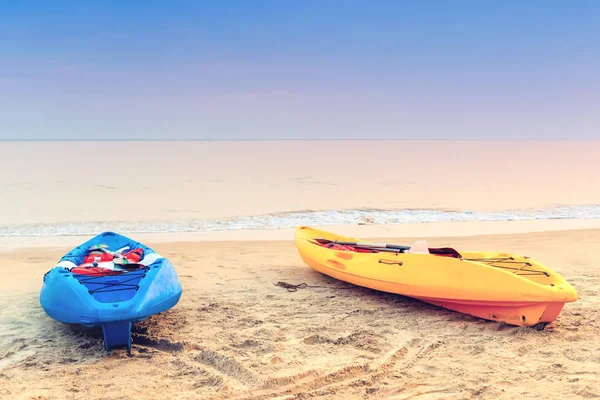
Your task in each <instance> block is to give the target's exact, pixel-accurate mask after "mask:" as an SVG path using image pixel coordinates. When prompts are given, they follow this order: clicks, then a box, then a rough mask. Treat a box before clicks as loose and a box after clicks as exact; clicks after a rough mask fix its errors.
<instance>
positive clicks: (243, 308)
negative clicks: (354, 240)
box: [0, 230, 600, 400]
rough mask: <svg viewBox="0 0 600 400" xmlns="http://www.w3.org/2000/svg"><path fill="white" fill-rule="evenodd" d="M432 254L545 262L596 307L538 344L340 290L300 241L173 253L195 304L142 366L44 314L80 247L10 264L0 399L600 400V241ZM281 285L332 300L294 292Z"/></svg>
mask: <svg viewBox="0 0 600 400" xmlns="http://www.w3.org/2000/svg"><path fill="white" fill-rule="evenodd" d="M389 240H390V241H392V239H389ZM411 240H413V238H406V239H394V240H393V241H394V242H410V241H411ZM429 242H430V244H432V245H440V246H442V245H452V246H454V247H456V248H458V249H459V250H460V249H473V250H486V249H494V250H505V251H510V252H515V253H520V254H525V255H529V256H532V257H534V258H536V259H539V260H540V261H542V262H544V263H546V264H547V265H549V266H551V267H552V268H554V269H555V270H556V271H557V272H559V273H560V274H561V275H562V276H564V277H565V278H566V279H567V280H568V281H569V282H570V283H571V284H572V285H573V286H574V287H575V288H576V289H577V291H578V293H579V296H580V300H579V301H578V302H576V303H570V304H567V305H566V306H565V309H564V310H563V312H562V313H561V315H560V316H559V317H558V319H557V320H556V321H555V323H554V324H552V325H550V326H548V327H547V328H546V330H544V331H541V332H538V331H535V330H532V329H530V328H518V327H512V326H507V325H504V324H499V323H495V322H489V321H484V320H480V319H476V318H473V317H470V316H466V315H462V314H458V313H455V312H451V311H447V310H444V309H440V308H437V307H434V306H431V305H428V304H425V303H422V302H419V301H416V300H412V299H409V298H406V297H402V296H398V295H393V294H386V293H381V292H376V291H373V290H368V289H364V288H359V287H355V286H352V285H349V284H346V283H343V282H339V281H335V280H333V279H331V278H329V277H326V276H324V275H321V274H319V273H317V272H315V271H313V270H311V269H310V268H308V267H307V266H305V265H304V264H303V263H302V261H301V260H300V258H299V256H298V255H297V252H296V249H295V247H294V244H293V242H292V241H291V240H289V241H273V242H267V241H262V242H205V243H185V242H180V243H162V244H156V245H153V247H154V248H155V249H156V250H157V251H158V252H160V253H161V254H163V255H164V256H166V257H168V258H169V259H171V260H172V262H173V264H174V265H175V266H176V268H177V271H178V273H179V275H180V278H181V280H182V283H183V287H184V291H183V297H182V299H181V301H180V303H179V304H178V305H177V306H175V307H174V308H173V309H172V310H170V311H168V312H165V313H163V314H160V315H156V316H153V317H152V318H151V319H149V320H148V321H146V322H143V323H140V324H137V325H136V326H135V327H134V332H135V333H134V347H133V352H132V356H131V357H129V356H127V354H126V352H125V351H124V350H113V351H110V352H105V351H104V350H103V347H102V339H101V336H100V335H99V333H98V332H96V331H91V330H87V329H83V328H77V327H72V326H68V325H64V324H61V323H59V322H56V321H53V320H52V319H50V318H49V317H48V316H47V315H46V314H45V313H44V312H43V310H42V309H41V307H40V305H39V301H38V294H39V289H40V286H41V282H42V275H43V273H44V272H46V271H47V270H48V269H49V268H50V267H51V266H52V265H53V264H54V263H55V262H56V261H57V260H58V259H59V258H60V257H61V255H62V254H64V253H65V252H66V251H67V250H68V248H60V249H57V248H53V249H41V248H35V249H18V250H11V251H4V252H0V271H1V276H3V277H4V279H2V280H0V293H1V294H0V398H6V399H13V398H15V399H29V398H35V399H62V398H85V399H105V398H108V399H126V398H145V399H150V398H184V399H199V398H201V399H274V398H277V399H294V398H298V399H300V398H309V397H318V396H322V397H323V398H332V399H333V398H335V399H362V398H385V399H409V398H410V399H421V400H423V399H438V398H444V399H445V398H449V399H471V398H473V399H475V398H477V399H479V398H494V399H495V398H501V399H527V398H536V399H537V398H553V399H558V398H596V397H600V388H599V385H598V381H599V380H600V336H599V328H600V315H599V312H598V309H599V306H600V300H599V298H598V295H599V294H600V230H578V231H559V232H538V233H529V234H525V233H521V234H510V235H493V236H476V237H453V238H432V239H429ZM278 281H286V282H289V283H301V282H306V283H307V284H309V285H314V286H317V287H308V288H305V289H300V290H298V291H297V292H294V293H290V292H288V291H286V290H285V289H283V288H281V287H277V286H274V285H273V282H278Z"/></svg>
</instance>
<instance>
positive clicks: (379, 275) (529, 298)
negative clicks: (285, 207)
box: [295, 226, 577, 330]
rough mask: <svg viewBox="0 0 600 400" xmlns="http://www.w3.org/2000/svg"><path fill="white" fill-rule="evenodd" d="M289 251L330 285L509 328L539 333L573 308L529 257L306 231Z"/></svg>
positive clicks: (562, 285) (562, 284)
mask: <svg viewBox="0 0 600 400" xmlns="http://www.w3.org/2000/svg"><path fill="white" fill-rule="evenodd" d="M295 243H296V247H297V248H298V251H299V253H300V257H301V258H302V260H304V262H305V263H306V264H308V265H309V266H310V267H311V268H313V269H315V270H317V271H319V272H321V273H323V274H326V275H329V276H331V277H333V278H336V279H339V280H342V281H345V282H349V283H352V284H354V285H358V286H363V287H367V288H370V289H375V290H380V291H384V292H390V293H397V294H400V295H404V296H408V297H413V298H416V299H419V300H422V301H425V302H427V303H431V304H434V305H437V306H440V307H444V308H447V309H450V310H454V311H458V312H461V313H465V314H470V315H473V316H476V317H479V318H485V319H488V320H492V321H502V322H505V323H507V324H511V325H518V326H534V327H535V328H537V329H540V330H541V329H544V327H545V326H546V325H547V324H548V323H550V322H552V321H554V320H555V319H556V317H557V316H558V314H559V313H560V311H561V310H562V308H563V306H564V305H565V303H567V302H573V301H576V300H577V292H576V291H575V289H573V287H572V286H571V285H570V284H569V283H568V282H567V281H565V280H564V279H563V278H562V277H561V276H560V275H558V274H557V273H556V272H554V271H553V270H551V269H550V268H548V267H546V266H544V265H542V264H540V263H539V262H537V261H534V260H532V259H530V258H529V257H524V256H518V255H514V254H508V253H500V252H479V253H477V252H460V253H459V252H457V251H456V250H454V249H451V248H442V249H434V248H428V247H427V246H426V243H424V242H423V241H420V243H416V244H414V245H413V246H394V245H386V244H377V243H370V242H366V241H362V240H359V239H355V238H349V237H344V236H340V235H336V234H333V233H330V232H325V231H322V230H318V229H313V228H310V227H306V226H301V227H299V228H298V229H297V230H296V235H295Z"/></svg>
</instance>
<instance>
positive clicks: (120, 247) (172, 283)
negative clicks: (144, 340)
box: [40, 232, 182, 350]
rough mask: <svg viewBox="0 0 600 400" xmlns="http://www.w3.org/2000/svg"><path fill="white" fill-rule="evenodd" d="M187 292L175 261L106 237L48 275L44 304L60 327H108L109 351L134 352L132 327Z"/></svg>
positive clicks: (113, 235)
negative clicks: (175, 266)
mask: <svg viewBox="0 0 600 400" xmlns="http://www.w3.org/2000/svg"><path fill="white" fill-rule="evenodd" d="M128 251H129V252H128ZM134 251H135V252H134ZM130 255H132V256H131V257H130ZM132 257H133V258H132ZM136 257H137V258H136ZM90 260H91V261H90ZM86 263H87V264H86ZM181 291H182V289H181V283H180V281H179V278H178V276H177V273H176V272H175V269H174V268H173V265H172V264H171V263H170V262H169V260H167V259H166V258H164V257H161V256H160V255H158V254H157V253H156V252H155V251H154V250H152V249H151V248H149V247H147V246H144V245H143V244H140V243H138V242H135V241H133V240H131V239H129V238H127V237H125V236H122V235H119V234H116V233H113V232H104V233H102V234H100V235H98V236H96V237H94V238H93V239H91V240H89V241H87V242H85V243H83V244H82V245H80V246H78V247H76V248H74V249H73V250H71V251H70V252H69V253H67V254H66V255H65V256H64V257H63V258H62V259H61V260H60V262H59V263H58V264H57V265H56V267H54V268H52V269H51V270H50V271H48V272H47V273H46V274H45V275H44V283H43V285H42V290H41V293H40V303H41V305H42V308H43V309H44V311H46V313H47V314H48V315H49V316H50V317H52V318H54V319H55V320H57V321H60V322H64V323H68V324H80V325H83V326H86V327H102V330H103V334H104V347H105V348H106V350H109V349H111V348H113V347H123V346H124V347H126V348H127V349H131V324H132V323H134V322H139V321H143V320H145V319H147V318H148V317H150V316H151V315H153V314H158V313H160V312H163V311H166V310H168V309H170V308H171V307H173V306H175V304H177V302H178V301H179V298H180V297H181Z"/></svg>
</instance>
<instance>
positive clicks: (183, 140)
mask: <svg viewBox="0 0 600 400" xmlns="http://www.w3.org/2000/svg"><path fill="white" fill-rule="evenodd" d="M597 140H600V138H420V139H417V138H255V139H251V138H231V139H217V138H196V139H191V138H190V139H186V138H175V139H138V138H111V139H107V138H89V139H86V138H81V139H73V138H55V139H41V138H40V139H15V138H8V139H3V138H0V142H6V143H9V142H300V141H311V142H312V141H314V142H325V141H340V142H342V141H348V142H350V141H363V142H366V141H374V142H385V141H423V142H424V141H486V142H487V141H513V142H517V141H597Z"/></svg>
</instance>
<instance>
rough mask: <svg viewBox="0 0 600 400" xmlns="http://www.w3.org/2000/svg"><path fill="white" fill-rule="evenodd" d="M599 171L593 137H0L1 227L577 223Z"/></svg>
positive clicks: (586, 212)
mask: <svg viewBox="0 0 600 400" xmlns="http://www.w3.org/2000/svg"><path fill="white" fill-rule="evenodd" d="M598 171H600V141H317V142H315V141H282V142H277V141H272V142H0V235H1V236H44V235H90V234H95V233H98V232H102V231H106V230H113V231H118V232H124V233H138V232H205V231H218V230H240V229H278V228H287V227H294V226H297V225H316V226H320V225H344V224H357V223H382V224H389V223H412V222H424V223H427V222H438V221H508V220H528V219H553V218H563V219H573V218H584V219H589V218H598V205H599V204H600V179H599V176H598ZM306 210H310V211H306ZM313 210H317V211H313Z"/></svg>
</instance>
